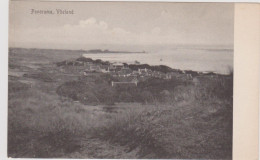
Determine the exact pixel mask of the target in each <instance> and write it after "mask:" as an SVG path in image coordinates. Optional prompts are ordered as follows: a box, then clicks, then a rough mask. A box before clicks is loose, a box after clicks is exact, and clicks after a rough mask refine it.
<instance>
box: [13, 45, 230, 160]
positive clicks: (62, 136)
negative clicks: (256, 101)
mask: <svg viewBox="0 0 260 160" xmlns="http://www.w3.org/2000/svg"><path fill="white" fill-rule="evenodd" d="M81 54H82V53H81V52H80V51H77V52H73V51H59V50H40V49H10V51H9V76H8V77H9V85H8V156H9V157H19V158H22V157H23V158H54V157H55V158H56V157H57V158H61V157H63V158H193V159H194V158H203V159H232V113H233V75H232V73H231V74H230V75H228V76H216V77H213V78H209V77H208V76H205V77H202V78H201V79H199V80H200V83H196V84H195V83H194V81H192V80H177V79H173V80H162V79H153V78H152V79H148V80H144V81H142V82H140V83H139V84H138V87H136V88H133V87H132V88H120V87H119V88H116V87H112V86H111V84H110V82H111V80H113V77H111V76H110V75H108V74H104V73H91V74H90V75H88V76H87V77H86V76H84V75H83V71H84V67H82V66H57V62H62V61H64V60H75V59H77V58H79V57H80V56H81Z"/></svg>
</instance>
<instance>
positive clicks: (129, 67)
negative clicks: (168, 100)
mask: <svg viewBox="0 0 260 160" xmlns="http://www.w3.org/2000/svg"><path fill="white" fill-rule="evenodd" d="M57 65H58V66H59V65H65V66H74V67H79V66H80V67H81V74H83V75H84V76H91V75H92V74H93V73H104V74H109V75H111V76H113V77H114V78H115V80H114V81H112V82H111V86H112V87H114V86H115V85H119V84H123V85H132V86H137V85H138V82H141V81H145V80H147V79H149V78H158V79H163V80H172V79H178V80H184V81H194V82H195V83H198V78H199V77H201V76H210V77H213V76H217V74H215V73H212V72H211V73H202V72H195V71H182V70H176V69H171V68H166V66H156V67H157V68H153V67H155V66H149V65H147V64H140V62H138V61H135V62H133V63H131V64H129V63H121V62H108V61H102V60H100V59H97V60H93V59H91V58H85V57H80V58H78V59H76V60H71V61H68V60H66V61H63V62H59V63H57ZM160 67H161V68H160ZM163 67H164V68H163ZM165 68H166V69H165Z"/></svg>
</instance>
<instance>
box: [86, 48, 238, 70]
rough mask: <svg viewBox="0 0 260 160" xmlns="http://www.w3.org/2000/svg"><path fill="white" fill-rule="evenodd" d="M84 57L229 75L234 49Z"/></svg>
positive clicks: (177, 50) (192, 49) (168, 50)
mask: <svg viewBox="0 0 260 160" xmlns="http://www.w3.org/2000/svg"><path fill="white" fill-rule="evenodd" d="M83 56H84V57H87V58H92V59H94V60H96V59H101V60H103V61H109V62H121V63H129V64H131V63H134V62H135V61H138V62H140V63H141V64H149V65H166V66H169V67H171V68H173V69H181V70H193V71H199V72H215V73H219V74H228V73H229V72H230V71H231V70H232V69H233V57H234V56H233V49H232V48H223V47H175V48H171V49H165V50H163V49H160V50H155V51H149V52H145V53H95V54H92V53H88V54H83Z"/></svg>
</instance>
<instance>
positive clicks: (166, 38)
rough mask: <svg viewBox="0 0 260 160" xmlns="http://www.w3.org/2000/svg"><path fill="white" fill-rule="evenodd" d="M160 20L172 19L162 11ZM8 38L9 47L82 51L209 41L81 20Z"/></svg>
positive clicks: (23, 31)
mask: <svg viewBox="0 0 260 160" xmlns="http://www.w3.org/2000/svg"><path fill="white" fill-rule="evenodd" d="M161 16H163V17H167V16H171V15H170V14H169V13H168V12H166V11H162V12H161ZM10 34H11V36H10V37H12V38H11V43H12V44H14V43H16V44H19V43H23V44H24V43H27V44H34V43H38V44H48V45H50V47H51V48H55V45H57V44H59V45H64V46H68V47H69V46H70V45H71V46H73V45H77V46H82V48H84V46H87V45H88V44H93V45H102V44H116V45H121V44H122V45H125V44H128V45H153V44H176V43H194V42H196V40H198V39H201V40H207V41H210V39H207V38H208V37H203V35H199V34H197V33H196V32H180V31H176V30H175V29H174V27H173V28H172V29H170V30H166V31H165V29H164V30H162V29H161V28H160V27H158V26H150V28H147V30H146V31H143V32H139V33H137V32H133V31H129V30H126V29H124V28H121V27H110V26H109V24H108V23H107V22H105V21H103V20H97V19H96V18H94V17H91V18H88V19H85V20H80V21H79V22H78V23H77V24H66V25H63V26H58V27H49V28H47V27H39V28H33V29H28V28H17V29H15V30H14V29H11V32H10ZM207 35H210V33H208V34H207ZM197 37H199V38H197ZM211 37H214V36H211ZM211 37H210V38H211ZM200 43H201V42H200Z"/></svg>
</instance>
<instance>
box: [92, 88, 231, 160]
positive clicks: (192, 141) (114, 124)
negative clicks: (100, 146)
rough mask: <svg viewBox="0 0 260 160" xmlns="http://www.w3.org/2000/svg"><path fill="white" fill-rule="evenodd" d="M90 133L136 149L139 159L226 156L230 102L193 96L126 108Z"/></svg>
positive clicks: (229, 131)
mask: <svg viewBox="0 0 260 160" xmlns="http://www.w3.org/2000/svg"><path fill="white" fill-rule="evenodd" d="M195 94H196V92H195ZM184 96H185V95H184ZM190 96H191V94H190ZM193 96H198V95H193ZM197 98H198V97H197ZM184 99H185V98H184ZM94 135H95V136H96V137H98V138H101V139H103V140H108V141H110V142H111V143H115V144H120V145H122V146H127V148H128V149H129V151H131V150H134V149H139V152H138V155H139V156H140V157H142V158H206V159H214V158H223V159H230V158H231V157H232V102H230V101H224V100H221V99H217V98H211V99H208V100H207V101H197V100H196V98H194V100H193V101H185V102H183V101H182V102H179V103H175V104H166V105H159V106H152V107H151V106H149V107H142V108H139V109H136V108H134V109H128V110H127V111H125V112H124V113H123V114H122V113H120V114H117V115H115V116H114V117H113V118H112V120H110V121H109V122H107V123H105V124H104V125H103V126H101V127H99V128H98V129H97V130H96V131H95V132H94Z"/></svg>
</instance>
